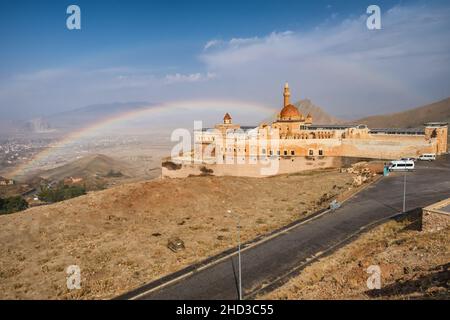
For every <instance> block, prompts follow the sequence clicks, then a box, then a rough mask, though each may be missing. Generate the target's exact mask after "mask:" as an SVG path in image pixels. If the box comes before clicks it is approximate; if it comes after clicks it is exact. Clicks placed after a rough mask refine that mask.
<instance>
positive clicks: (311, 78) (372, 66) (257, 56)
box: [0, 0, 450, 120]
mask: <svg viewBox="0 0 450 320" xmlns="http://www.w3.org/2000/svg"><path fill="white" fill-rule="evenodd" d="M71 4H76V5H78V6H79V7H80V9H81V30H69V29H68V28H67V27H66V19H67V18H68V17H69V14H67V13H66V9H67V7H68V6H69V5H71ZM371 4H376V5H378V6H379V7H380V9H381V29H380V30H369V29H368V28H367V26H366V20H367V18H368V16H369V14H367V13H366V9H367V7H368V6H369V5H371ZM449 62H450V2H449V1H446V0H442V1H439V0H436V1H425V0H416V1H398V0H397V1H379V0H372V1H365V0H358V1H342V0H341V1H331V0H328V1H322V0H318V1H299V0H296V1H290V0H284V1H264V0H258V1H257V0H254V1H242V0H241V1H234V0H227V1H187V0H185V1H176V0H172V1H130V0H129V1H124V0H121V1H118V0H116V1H114V0H110V1H93V0H89V1H85V0H71V1H65V0H55V1H45V0H42V1H31V0H30V1H23V0H16V1H13V0H2V1H1V3H0V118H2V119H23V120H25V119H30V118H34V117H39V116H47V115H50V114H55V113H59V112H63V111H67V110H71V109H76V108H80V107H85V106H88V105H93V104H100V103H112V102H127V101H148V102H152V103H160V102H164V103H165V102H170V101H185V100H186V101H188V100H201V99H205V100H208V99H215V100H220V99H225V100H230V99H231V100H235V101H236V100H237V101H248V102H252V103H257V104H261V105H264V106H273V108H274V110H276V109H278V108H279V106H280V105H281V103H282V99H281V98H282V97H281V92H282V88H283V85H284V82H286V81H288V82H289V84H290V87H291V94H292V99H293V100H300V99H305V98H308V99H310V100H312V101H313V103H315V104H317V105H319V106H321V107H323V108H324V109H325V110H326V111H327V112H329V113H331V114H333V115H335V116H338V117H342V118H358V117H362V116H365V115H371V114H379V113H386V112H392V111H397V110H403V109H407V108H411V107H415V106H420V105H423V104H427V103H431V102H434V101H438V100H440V99H444V98H446V97H448V96H450V94H449V91H450V90H449V89H450V63H449Z"/></svg>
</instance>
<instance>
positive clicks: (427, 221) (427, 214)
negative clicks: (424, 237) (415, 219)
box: [422, 198, 450, 231]
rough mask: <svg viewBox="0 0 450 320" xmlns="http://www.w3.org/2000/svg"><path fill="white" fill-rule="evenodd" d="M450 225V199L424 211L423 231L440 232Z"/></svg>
mask: <svg viewBox="0 0 450 320" xmlns="http://www.w3.org/2000/svg"><path fill="white" fill-rule="evenodd" d="M449 225H450V198H448V199H445V200H443V201H440V202H438V203H434V204H432V205H430V206H428V207H425V208H423V210H422V231H438V230H442V229H444V228H446V227H447V226H449Z"/></svg>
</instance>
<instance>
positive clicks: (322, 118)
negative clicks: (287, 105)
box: [294, 99, 343, 124]
mask: <svg viewBox="0 0 450 320" xmlns="http://www.w3.org/2000/svg"><path fill="white" fill-rule="evenodd" d="M294 105H295V106H296V107H298V109H299V111H300V112H301V113H302V114H303V115H304V116H305V117H306V116H307V115H308V114H311V116H312V118H313V123H315V124H339V123H342V122H343V120H341V119H338V118H336V117H334V116H332V115H330V114H328V113H327V112H325V111H324V110H323V109H322V108H321V107H319V106H316V105H315V104H314V103H312V102H311V100H309V99H303V100H300V101H298V102H296V103H294Z"/></svg>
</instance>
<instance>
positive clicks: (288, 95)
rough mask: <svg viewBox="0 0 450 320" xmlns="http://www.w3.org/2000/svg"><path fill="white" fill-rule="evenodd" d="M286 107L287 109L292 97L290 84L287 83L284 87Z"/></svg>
mask: <svg viewBox="0 0 450 320" xmlns="http://www.w3.org/2000/svg"><path fill="white" fill-rule="evenodd" d="M283 97H284V107H286V106H287V105H288V104H289V98H290V97H291V93H290V92H289V84H288V83H287V82H286V83H285V85H284V93H283Z"/></svg>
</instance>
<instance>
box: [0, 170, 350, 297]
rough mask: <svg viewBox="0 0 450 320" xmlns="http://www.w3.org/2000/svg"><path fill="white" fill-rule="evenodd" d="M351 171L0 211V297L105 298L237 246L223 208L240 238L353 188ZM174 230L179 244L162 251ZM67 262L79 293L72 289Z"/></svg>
mask: <svg viewBox="0 0 450 320" xmlns="http://www.w3.org/2000/svg"><path fill="white" fill-rule="evenodd" d="M353 177H354V176H353V175H352V174H350V173H339V172H338V171H336V170H334V171H333V170H330V171H325V172H324V171H321V172H306V173H302V174H296V175H287V176H277V177H272V178H265V179H257V178H237V177H221V178H218V177H192V178H187V179H174V180H157V181H150V182H141V183H133V184H127V185H122V186H118V187H115V188H112V189H109V190H104V191H99V192H93V193H90V194H88V195H86V196H82V197H79V198H75V199H71V200H68V201H64V202H61V203H57V204H53V205H49V206H44V207H36V208H31V209H29V210H26V211H24V212H20V213H15V214H12V215H6V216H0V224H1V226H2V227H1V231H0V243H1V244H2V246H1V247H0V256H1V261H0V298H3V299H14V298H18V299H36V298H42V299H48V298H50V299H67V298H70V299H92V298H111V297H113V296H115V295H118V294H121V293H124V292H126V291H128V290H130V289H133V288H135V287H137V286H139V285H142V284H143V283H146V282H148V281H151V280H154V279H156V278H159V277H161V276H163V275H166V274H169V273H171V272H174V271H176V270H179V269H181V268H182V267H185V266H187V265H189V264H192V263H194V262H198V261H200V260H202V259H204V258H206V257H208V256H211V255H213V254H216V253H219V252H221V251H223V250H225V249H227V248H230V247H232V246H234V245H235V244H236V239H235V225H236V223H235V220H234V218H233V217H231V216H229V215H227V213H226V211H227V209H231V210H233V211H234V212H236V213H239V214H240V216H241V224H242V234H241V237H242V239H243V241H247V240H250V239H252V238H254V237H256V236H258V235H261V234H264V233H267V232H269V231H272V230H274V229H275V228H277V227H281V226H283V225H286V224H287V223H289V222H292V221H293V220H296V219H298V218H301V217H303V216H306V215H307V214H309V213H311V212H313V211H315V210H317V209H319V208H320V207H323V206H327V205H328V204H329V202H330V201H331V199H333V198H334V197H335V196H336V195H338V194H345V193H347V194H348V193H350V192H352V191H351V190H349V188H350V186H351V185H352V181H353ZM353 190H354V189H353ZM173 236H178V237H180V238H181V239H182V240H183V241H184V243H185V246H186V249H185V250H183V251H180V252H178V253H174V252H172V251H170V250H169V249H168V248H167V247H166V245H167V241H168V239H169V238H171V237H173ZM73 264H75V265H79V266H80V268H81V277H82V284H81V285H82V289H80V290H73V291H69V290H67V288H66V276H67V275H66V273H65V269H66V268H67V266H69V265H73Z"/></svg>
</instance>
